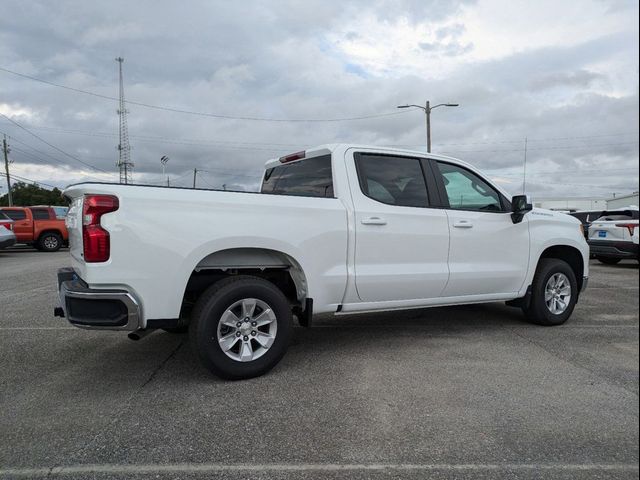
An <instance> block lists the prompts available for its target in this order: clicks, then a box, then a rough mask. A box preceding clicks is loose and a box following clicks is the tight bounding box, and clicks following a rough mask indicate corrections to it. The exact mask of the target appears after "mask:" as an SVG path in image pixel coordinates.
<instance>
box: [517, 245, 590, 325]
mask: <svg viewBox="0 0 640 480" xmlns="http://www.w3.org/2000/svg"><path fill="white" fill-rule="evenodd" d="M577 301H578V282H577V280H576V275H575V273H574V272H573V269H572V268H571V267H570V266H569V264H568V263H567V262H565V261H563V260H559V259H557V258H543V259H541V260H540V263H539V264H538V269H537V271H536V275H535V277H534V279H533V284H532V285H531V301H530V302H529V305H528V306H527V307H525V308H524V309H523V311H524V314H525V316H526V317H527V320H529V321H530V322H532V323H536V324H538V325H545V326H552V325H561V324H563V323H564V322H566V321H567V320H568V318H569V317H570V316H571V314H572V313H573V309H574V308H575V306H576V302H577Z"/></svg>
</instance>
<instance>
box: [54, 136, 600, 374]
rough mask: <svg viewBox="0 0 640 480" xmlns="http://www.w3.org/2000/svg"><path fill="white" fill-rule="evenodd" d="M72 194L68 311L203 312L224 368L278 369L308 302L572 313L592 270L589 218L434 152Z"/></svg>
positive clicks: (171, 326) (126, 326) (189, 318)
mask: <svg viewBox="0 0 640 480" xmlns="http://www.w3.org/2000/svg"><path fill="white" fill-rule="evenodd" d="M64 194H65V195H66V196H67V197H68V198H69V199H70V200H71V202H72V203H71V208H70V210H69V213H68V215H67V227H68V229H69V236H70V253H71V258H70V261H71V267H69V268H66V269H62V270H61V271H60V272H59V274H58V284H59V291H60V298H61V304H62V306H61V307H58V308H57V309H56V311H55V313H56V315H58V316H66V318H67V319H68V320H69V321H70V322H71V323H72V324H73V325H76V326H78V327H82V328H89V329H109V330H124V331H129V332H131V333H130V337H132V338H140V337H142V336H144V335H146V334H147V333H148V332H150V331H153V330H154V329H158V328H162V329H168V330H170V331H179V330H184V329H186V328H187V326H188V330H189V334H190V336H191V339H192V342H193V344H194V346H195V349H196V350H197V351H198V353H199V356H200V358H201V360H202V361H203V363H204V364H205V365H206V367H208V368H209V369H210V370H211V371H212V372H213V373H215V374H217V375H219V376H221V377H224V378H232V379H237V378H248V377H253V376H257V375H261V374H263V373H265V372H266V371H268V370H269V369H270V368H272V367H273V366H274V365H275V364H276V363H277V362H278V361H279V360H280V359H281V358H282V356H283V355H284V353H285V351H286V349H287V346H288V343H289V339H290V337H291V333H292V325H293V324H292V315H295V316H297V317H298V321H299V323H300V324H301V325H303V326H310V325H311V323H312V316H313V314H316V313H332V314H334V315H338V316H341V315H348V314H355V313H364V312H374V311H375V312H381V311H392V310H399V309H410V308H422V307H431V306H443V305H461V304H476V303H485V302H503V301H506V302H508V303H509V304H510V305H513V306H517V307H520V308H522V309H523V311H524V313H525V315H526V317H527V318H528V319H529V320H530V321H532V322H535V323H538V324H541V325H559V324H562V323H564V322H565V321H566V320H567V319H568V318H569V316H570V315H571V313H572V311H573V309H574V306H575V305H576V302H577V301H578V298H579V295H580V292H581V291H583V290H584V288H585V287H586V285H587V280H588V269H589V262H588V258H589V249H588V246H587V243H586V240H585V238H584V234H583V232H582V225H581V223H580V221H578V220H577V219H575V218H573V217H570V216H568V215H564V214H561V213H555V212H552V211H548V210H540V209H533V208H532V206H531V204H530V202H529V201H528V200H527V197H526V196H517V197H513V198H512V199H511V198H509V197H508V195H507V194H506V193H505V192H504V191H503V190H502V189H501V188H500V187H499V186H497V185H495V184H493V183H492V182H491V181H490V180H488V179H487V177H486V176H485V175H483V174H482V173H481V172H479V171H478V170H476V169H475V168H474V167H472V166H471V165H469V164H467V163H464V162H462V161H459V160H456V159H453V158H449V157H444V156H438V155H431V154H425V153H423V152H414V151H407V150H398V149H392V148H376V147H368V146H353V145H328V146H321V147H317V148H314V149H311V150H307V151H305V152H299V153H296V154H292V155H288V156H285V157H282V158H280V159H275V160H271V161H269V162H267V164H266V169H265V174H264V179H263V183H262V191H261V193H240V192H227V191H211V190H198V189H184V188H168V187H152V186H136V185H119V184H100V183H84V184H77V185H73V186H70V187H68V188H67V189H66V190H65V192H64ZM168 215H169V216H171V217H172V218H174V221H173V223H172V228H171V229H167V228H166V218H167V216H168Z"/></svg>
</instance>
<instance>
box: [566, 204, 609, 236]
mask: <svg viewBox="0 0 640 480" xmlns="http://www.w3.org/2000/svg"><path fill="white" fill-rule="evenodd" d="M604 212H605V210H579V211H577V212H567V214H568V215H571V216H572V217H575V218H577V219H578V220H580V221H581V222H582V227H583V228H584V237H585V238H586V239H587V240H589V227H590V226H591V222H593V221H594V220H596V219H598V218H600V217H601V216H602V215H604Z"/></svg>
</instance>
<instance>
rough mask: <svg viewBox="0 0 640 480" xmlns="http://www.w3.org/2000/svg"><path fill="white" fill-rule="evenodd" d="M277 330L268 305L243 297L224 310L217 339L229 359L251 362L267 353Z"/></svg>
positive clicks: (273, 315) (273, 316)
mask: <svg viewBox="0 0 640 480" xmlns="http://www.w3.org/2000/svg"><path fill="white" fill-rule="evenodd" d="M277 329H278V324H277V322H276V316H275V313H274V312H273V310H272V309H271V307H270V306H269V305H268V304H267V303H266V302H264V301H262V300H260V299H257V298H244V299H242V300H238V301H237V302H235V303H233V304H232V305H230V306H229V308H227V309H226V310H225V311H224V313H223V314H222V316H221V317H220V320H219V321H218V328H217V338H216V339H217V341H218V344H219V345H220V348H221V349H222V351H223V352H224V354H225V355H226V356H227V357H229V358H231V359H233V360H235V361H237V362H251V361H253V360H256V359H258V358H260V357H261V356H262V355H264V354H265V353H267V351H268V350H269V348H270V347H271V345H273V342H274V340H275V338H276V333H277Z"/></svg>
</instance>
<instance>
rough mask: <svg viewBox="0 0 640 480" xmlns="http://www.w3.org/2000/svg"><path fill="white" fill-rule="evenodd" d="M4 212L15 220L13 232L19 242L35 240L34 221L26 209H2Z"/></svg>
mask: <svg viewBox="0 0 640 480" xmlns="http://www.w3.org/2000/svg"><path fill="white" fill-rule="evenodd" d="M2 213H4V214H5V215H6V216H7V217H9V218H10V219H11V220H13V233H14V234H15V235H16V240H17V242H18V243H25V242H32V241H33V222H32V221H31V219H30V218H29V216H28V214H27V211H26V209H23V208H16V209H12V208H6V209H2Z"/></svg>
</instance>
